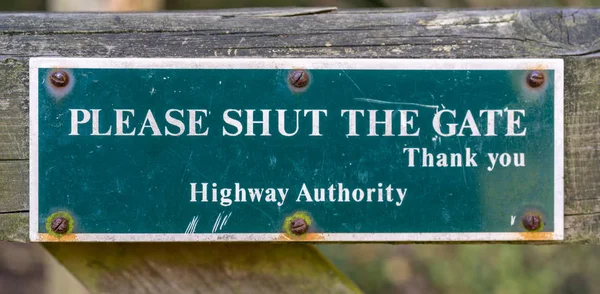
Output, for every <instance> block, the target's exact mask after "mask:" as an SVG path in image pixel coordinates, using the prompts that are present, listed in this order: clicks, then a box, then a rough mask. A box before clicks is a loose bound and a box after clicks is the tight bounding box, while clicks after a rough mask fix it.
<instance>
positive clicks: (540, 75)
mask: <svg viewBox="0 0 600 294" xmlns="http://www.w3.org/2000/svg"><path fill="white" fill-rule="evenodd" d="M545 80H546V76H545V75H544V72H542V71H539V70H534V71H532V72H530V73H529V74H528V75H527V84H528V85H529V86H530V87H532V88H538V87H540V86H541V85H543V84H544V81H545Z"/></svg>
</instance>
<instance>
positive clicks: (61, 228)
mask: <svg viewBox="0 0 600 294" xmlns="http://www.w3.org/2000/svg"><path fill="white" fill-rule="evenodd" d="M50 228H52V231H53V232H55V233H57V234H61V235H62V234H65V233H67V231H68V230H69V220H68V219H66V218H64V217H62V216H59V217H56V218H55V219H53V220H52V224H51V225H50Z"/></svg>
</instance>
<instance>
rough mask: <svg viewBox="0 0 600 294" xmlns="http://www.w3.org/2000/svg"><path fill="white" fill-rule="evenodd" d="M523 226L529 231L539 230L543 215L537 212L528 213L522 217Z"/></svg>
mask: <svg viewBox="0 0 600 294" xmlns="http://www.w3.org/2000/svg"><path fill="white" fill-rule="evenodd" d="M521 222H522V223H523V227H524V228H525V229H526V230H528V231H537V230H538V229H539V228H541V227H542V217H541V216H540V215H539V214H536V213H527V214H525V215H524V216H523V218H522V219H521Z"/></svg>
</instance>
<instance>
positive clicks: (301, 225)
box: [290, 218, 308, 235]
mask: <svg viewBox="0 0 600 294" xmlns="http://www.w3.org/2000/svg"><path fill="white" fill-rule="evenodd" d="M290 231H291V232H292V233H293V234H294V235H302V234H304V233H306V232H307V231H308V224H307V223H306V221H305V220H304V219H302V218H295V219H293V220H292V221H291V222H290Z"/></svg>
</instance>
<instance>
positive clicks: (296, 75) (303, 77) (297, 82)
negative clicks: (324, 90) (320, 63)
mask: <svg viewBox="0 0 600 294" xmlns="http://www.w3.org/2000/svg"><path fill="white" fill-rule="evenodd" d="M288 81H289V82H290V84H291V85H292V86H294V87H296V88H304V87H306V85H308V81H309V77H308V73H307V72H306V71H305V70H302V69H297V70H294V71H292V72H291V73H290V75H289V76H288Z"/></svg>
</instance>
